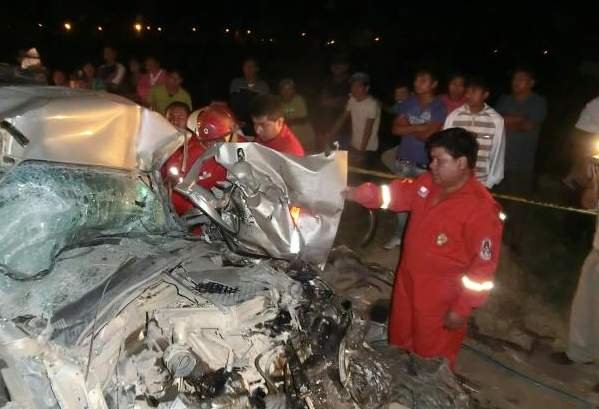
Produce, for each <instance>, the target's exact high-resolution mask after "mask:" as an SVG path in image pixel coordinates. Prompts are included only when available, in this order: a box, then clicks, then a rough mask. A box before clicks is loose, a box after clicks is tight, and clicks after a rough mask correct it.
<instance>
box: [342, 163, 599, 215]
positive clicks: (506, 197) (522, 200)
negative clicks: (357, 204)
mask: <svg viewBox="0 0 599 409" xmlns="http://www.w3.org/2000/svg"><path fill="white" fill-rule="evenodd" d="M348 170H349V173H356V174H359V175H368V176H375V177H378V178H383V179H397V178H398V176H397V175H394V174H393V173H387V172H379V171H376V170H368V169H363V168H358V167H356V166H349V167H348ZM492 195H493V197H495V198H497V199H503V200H508V201H512V202H518V203H525V204H528V205H531V206H539V207H546V208H549V209H555V210H563V211H566V212H572V213H580V214H587V215H591V216H597V215H598V213H597V211H595V210H587V209H579V208H577V207H569V206H561V205H556V204H553V203H546V202H539V201H536V200H529V199H525V198H522V197H517V196H511V195H504V194H500V193H492Z"/></svg>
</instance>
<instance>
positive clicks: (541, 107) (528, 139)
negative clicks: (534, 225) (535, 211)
mask: <svg viewBox="0 0 599 409" xmlns="http://www.w3.org/2000/svg"><path fill="white" fill-rule="evenodd" d="M534 86H535V76H534V73H533V72H532V71H531V70H530V69H528V68H517V69H516V70H514V74H513V77H512V93H511V94H510V95H503V96H501V98H499V101H498V102H497V112H499V113H500V114H501V115H502V116H503V118H504V120H505V130H506V132H505V165H504V177H503V181H502V182H501V183H500V184H499V185H498V188H499V191H501V192H505V193H510V194H516V195H518V196H523V197H527V196H529V195H530V193H532V191H533V188H534V182H535V155H536V152H537V145H538V142H539V133H540V131H541V125H542V124H543V121H544V120H545V116H546V115H547V104H546V102H545V98H543V97H541V96H539V95H538V94H536V93H535V92H534V91H533V88H534ZM504 209H505V212H506V213H507V214H508V217H509V218H510V220H511V223H510V222H508V224H507V235H506V236H507V238H506V241H507V243H508V244H509V245H510V247H511V248H512V252H514V253H516V254H517V253H519V252H520V250H521V243H522V239H523V237H524V234H525V226H526V217H527V213H526V212H525V211H524V209H522V207H521V206H517V205H515V204H513V203H508V204H506V206H505V208H504Z"/></svg>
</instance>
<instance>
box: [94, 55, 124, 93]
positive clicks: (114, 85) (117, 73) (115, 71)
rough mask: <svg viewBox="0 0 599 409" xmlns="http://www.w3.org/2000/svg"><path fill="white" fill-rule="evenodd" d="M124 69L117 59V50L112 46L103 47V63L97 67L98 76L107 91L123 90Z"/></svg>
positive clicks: (116, 91)
mask: <svg viewBox="0 0 599 409" xmlns="http://www.w3.org/2000/svg"><path fill="white" fill-rule="evenodd" d="M125 75H126V70H125V67H124V66H123V64H121V63H120V62H118V61H117V51H116V49H115V48H114V47H111V46H107V47H104V64H102V65H101V66H100V67H99V68H98V77H100V79H102V81H104V84H105V85H106V89H107V90H108V91H109V92H115V93H119V92H123V86H124V81H125Z"/></svg>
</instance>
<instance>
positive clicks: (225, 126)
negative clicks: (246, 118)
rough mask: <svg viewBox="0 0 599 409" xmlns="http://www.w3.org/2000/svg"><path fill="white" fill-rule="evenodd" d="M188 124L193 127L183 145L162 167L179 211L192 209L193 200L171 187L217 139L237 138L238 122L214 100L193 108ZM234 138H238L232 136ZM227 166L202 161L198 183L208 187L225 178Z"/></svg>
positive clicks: (172, 199) (211, 159) (227, 140)
mask: <svg viewBox="0 0 599 409" xmlns="http://www.w3.org/2000/svg"><path fill="white" fill-rule="evenodd" d="M188 128H190V130H191V131H193V134H192V136H191V137H190V138H189V140H188V141H187V143H186V146H182V147H180V148H179V149H178V150H177V151H176V152H175V153H173V155H171V157H170V158H169V159H168V160H167V161H166V163H165V164H164V165H163V166H162V168H161V170H160V171H161V174H162V179H163V180H164V181H166V183H167V184H168V187H169V192H170V195H171V201H172V203H173V207H174V209H175V211H176V212H177V214H178V215H180V216H181V215H183V214H185V213H186V212H188V211H189V210H191V209H193V207H194V206H193V204H192V203H191V202H190V201H189V200H188V199H187V198H186V197H185V196H183V195H182V194H180V193H178V192H176V191H173V190H172V187H173V186H175V185H176V184H177V183H179V182H180V181H181V180H182V179H183V178H184V177H185V175H187V173H188V172H189V170H190V169H191V167H192V166H193V164H194V162H195V161H196V160H197V159H198V158H199V157H200V156H202V154H203V153H204V152H205V151H206V150H207V149H209V148H210V147H211V146H212V145H214V144H215V143H217V142H229V141H232V138H233V139H236V138H237V131H238V129H239V128H238V126H237V123H236V121H235V118H234V117H233V114H232V113H231V111H229V110H228V108H226V107H224V106H221V105H217V104H213V105H210V106H208V107H205V108H202V109H200V110H198V111H195V112H193V113H192V114H191V115H190V117H189V121H188ZM233 142H241V141H238V140H233ZM226 176H227V170H226V169H225V168H224V167H223V166H221V165H220V164H219V163H218V162H216V160H215V159H214V158H213V157H212V158H210V159H207V160H206V161H205V162H204V164H203V165H202V169H201V172H200V175H199V178H198V185H200V186H202V187H203V188H205V189H210V188H212V187H214V186H216V184H217V183H218V182H220V181H223V180H225V178H226Z"/></svg>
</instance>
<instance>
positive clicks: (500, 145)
mask: <svg viewBox="0 0 599 409" xmlns="http://www.w3.org/2000/svg"><path fill="white" fill-rule="evenodd" d="M489 156H490V157H489V161H490V163H489V175H488V176H487V180H486V182H485V186H486V187H487V188H489V189H491V188H492V187H493V186H495V185H496V184H498V183H499V182H501V181H502V180H503V166H504V162H505V127H504V125H503V119H502V118H501V117H499V118H497V121H496V125H495V135H494V136H493V145H492V146H491V152H490V153H489Z"/></svg>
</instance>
